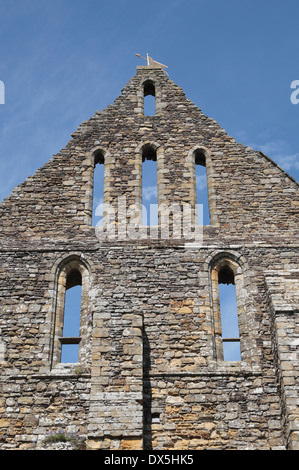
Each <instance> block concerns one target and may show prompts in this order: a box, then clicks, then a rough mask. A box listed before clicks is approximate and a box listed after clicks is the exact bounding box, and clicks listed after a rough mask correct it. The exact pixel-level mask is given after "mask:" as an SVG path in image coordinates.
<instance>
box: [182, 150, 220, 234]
mask: <svg viewBox="0 0 299 470" xmlns="http://www.w3.org/2000/svg"><path fill="white" fill-rule="evenodd" d="M188 159H189V161H190V162H191V180H192V194H193V197H192V199H193V201H192V204H194V205H195V204H200V203H201V202H200V201H197V186H196V165H201V166H203V167H205V169H206V184H207V193H208V206H209V216H210V222H209V224H210V225H214V226H217V225H218V222H217V212H216V197H215V189H214V180H213V163H212V152H211V151H210V149H208V148H207V147H205V146H203V145H200V144H198V145H195V146H194V147H192V148H191V149H190V150H189V153H188Z"/></svg>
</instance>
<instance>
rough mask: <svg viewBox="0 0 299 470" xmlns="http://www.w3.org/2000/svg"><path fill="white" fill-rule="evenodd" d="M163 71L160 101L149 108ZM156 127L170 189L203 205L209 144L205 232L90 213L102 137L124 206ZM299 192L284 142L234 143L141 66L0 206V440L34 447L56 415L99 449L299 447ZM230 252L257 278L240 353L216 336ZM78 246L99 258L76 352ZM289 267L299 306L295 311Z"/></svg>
mask: <svg viewBox="0 0 299 470" xmlns="http://www.w3.org/2000/svg"><path fill="white" fill-rule="evenodd" d="M149 79H150V80H152V81H153V82H154V83H155V88H156V105H157V106H156V107H157V111H156V115H155V116H143V94H142V93H143V86H142V84H143V83H144V81H145V80H149ZM146 143H150V144H151V145H153V146H154V148H155V149H156V151H157V166H158V201H159V203H160V204H165V205H171V204H172V203H173V202H179V203H182V204H190V205H191V206H192V205H194V204H195V202H196V200H195V186H194V185H195V169H194V154H193V152H194V149H196V148H202V149H204V150H205V152H206V153H205V155H206V167H207V178H208V186H209V202H210V210H211V224H210V226H206V227H203V239H202V241H201V243H200V244H198V243H197V244H196V243H195V244H191V245H186V243H185V242H186V240H184V239H181V238H173V237H172V238H170V239H157V240H152V239H150V238H149V237H144V238H143V239H141V240H132V239H130V238H128V239H126V240H118V239H116V240H110V239H105V240H103V239H101V238H99V236H98V234H97V232H96V229H95V228H93V227H91V208H92V189H93V169H94V152H95V151H97V150H100V151H101V152H102V154H103V155H104V158H105V186H104V199H105V202H106V203H110V204H111V205H112V206H113V207H115V208H117V207H118V197H119V196H121V197H123V196H126V201H125V203H126V205H127V207H128V208H129V207H130V206H132V205H134V207H135V206H136V207H137V206H138V204H140V202H141V190H140V188H141V167H142V155H141V152H142V148H143V146H144V145H145V144H146ZM298 204H299V195H298V185H297V183H296V182H295V181H293V180H292V179H291V178H290V177H289V176H288V175H287V174H286V173H284V172H283V171H282V170H281V169H280V168H278V167H277V166H276V165H275V164H274V163H273V162H272V161H271V160H270V159H268V158H267V157H265V156H263V155H261V154H260V153H259V152H256V151H254V150H252V149H249V148H247V147H244V146H243V145H241V144H238V143H236V142H235V141H234V139H233V138H232V137H230V136H228V135H227V134H226V132H225V131H224V130H223V129H221V127H220V126H219V125H218V124H217V123H216V122H215V121H214V120H212V119H209V118H207V117H206V116H204V115H203V113H202V112H201V111H200V110H199V109H198V108H197V107H196V106H195V105H194V104H193V103H191V102H190V101H189V100H187V99H186V98H185V95H184V93H183V92H182V90H181V89H180V88H179V87H178V86H177V85H175V84H174V83H173V82H172V81H171V80H170V79H169V78H168V77H166V76H165V75H164V74H163V72H162V71H161V70H159V69H151V68H148V67H138V69H137V74H136V75H135V77H133V78H132V79H131V80H130V82H129V83H128V85H127V86H126V87H125V88H124V90H123V91H122V94H121V96H120V97H119V98H117V99H116V101H115V103H114V104H113V105H111V106H109V107H108V108H107V109H106V110H104V111H102V112H97V113H95V115H94V116H93V117H92V118H91V119H90V120H89V121H86V122H84V123H83V124H82V125H81V126H80V127H79V129H78V130H77V131H76V132H75V133H74V135H73V139H72V140H71V141H70V142H69V144H68V145H67V146H66V148H65V149H63V150H62V151H61V152H59V154H57V155H56V156H54V157H53V158H52V159H51V160H50V161H49V163H47V164H46V165H45V166H44V167H43V168H41V169H40V170H38V172H37V173H36V174H35V175H34V176H32V177H29V178H28V179H27V180H26V181H25V182H24V183H23V184H22V185H20V186H19V187H17V188H16V189H15V190H14V191H13V193H12V194H11V196H9V197H8V198H7V199H6V200H5V201H3V203H2V204H1V206H0V213H1V224H0V242H1V246H0V330H1V337H0V371H1V374H0V448H1V449H17V448H26V449H28V448H29V449H32V448H33V449H34V448H36V449H37V448H40V447H43V446H44V445H45V443H44V440H45V438H46V437H47V436H49V435H55V433H58V432H61V433H64V434H65V436H69V438H70V439H69V441H68V442H67V444H68V445H73V446H74V447H76V446H78V445H80V446H82V445H84V446H85V447H86V448H88V449H118V448H120V449H142V448H145V449H151V448H152V449H184V450H185V449H190V450H195V449H208V448H209V449H211V448H212V449H213V448H217V449H286V448H295V446H296V443H295V441H296V435H295V432H294V431H295V429H296V426H297V425H298V424H296V423H298V414H297V413H298V412H297V409H298V408H297V407H296V404H295V400H294V396H296V394H297V393H298V370H297V367H296V365H295V364H296V361H297V362H298V353H297V350H296V345H297V343H296V341H297V340H298V337H297V335H298V331H297V329H296V325H297V327H298V309H296V308H297V307H296V305H298V303H297V297H296V295H297V294H296V293H297V292H298ZM224 258H229V259H231V260H233V261H234V263H236V265H237V266H238V270H239V276H240V278H241V280H242V286H243V287H242V293H241V294H242V303H243V308H242V312H241V313H240V319H239V320H240V325H241V330H242V331H241V350H242V360H241V361H237V362H234V363H230V362H225V361H223V360H220V359H219V356H218V355H217V347H216V339H215V323H216V320H215V318H216V317H215V315H216V313H215V305H214V302H213V289H214V287H213V282H212V268H213V266H214V264H215V263H216V262H217V260H219V259H224ZM69 262H72V263H76V262H77V263H78V266H79V264H80V265H81V264H82V265H84V269H85V270H86V279H85V281H84V282H86V283H87V285H88V288H87V290H86V291H87V295H86V299H85V300H84V302H85V304H86V305H85V306H86V308H87V309H88V314H87V315H86V317H87V323H86V328H85V330H84V331H85V334H84V335H85V337H84V341H83V346H82V348H81V349H83V351H81V356H80V357H81V359H80V362H79V363H77V364H61V363H59V362H57V361H56V359H55V358H56V357H58V355H59V351H57V350H56V348H57V346H56V342H55V334H56V333H55V328H56V325H57V318H56V315H57V302H58V300H57V299H58V298H59V295H60V294H59V292H60V291H59V282H60V281H59V279H60V274H61V272H62V270H63V269H64V267H65V266H67V265H68V263H69ZM276 272H277V273H278V272H284V273H285V276H284V279H285V283H284V286H285V287H284V288H283V293H284V292H287V293H288V294H287V296H288V302H287V303H288V305H289V304H291V305H292V306H293V307H292V314H291V315H289V316H288V315H286V316H284V317H283V318H280V315H281V309H278V308H276V310H275V308H274V306H273V305H274V303H275V302H276V304H277V301H276V300H275V299H277V297H275V296H276V295H278V294H279V288H281V285H280V283H279V282H278V283H277V282H276V280H275V282H273V273H276ZM269 273H270V274H271V275H269ZM290 273H291V274H290ZM269 276H270V278H269ZM274 278H275V276H274ZM271 279H272V281H271ZM283 293H282V296H283V295H284V294H283ZM278 298H280V297H279V296H278ZM294 306H295V307H294ZM274 311H277V312H278V313H277V314H276V316H275V315H274ZM290 369H291V370H292V377H291V378H290V377H289V374H288V373H286V371H287V370H290ZM290 427H291V431H290ZM71 437H72V438H73V440H71ZM82 443H83V444H82ZM52 444H53V441H52ZM46 445H47V446H49V445H50V446H51V440H50V442H48V443H47V444H46ZM53 445H54V444H53Z"/></svg>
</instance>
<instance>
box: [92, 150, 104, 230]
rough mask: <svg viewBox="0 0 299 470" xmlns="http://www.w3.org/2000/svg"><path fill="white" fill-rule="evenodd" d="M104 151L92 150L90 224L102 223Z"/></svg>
mask: <svg viewBox="0 0 299 470" xmlns="http://www.w3.org/2000/svg"><path fill="white" fill-rule="evenodd" d="M104 163H105V158H104V153H103V151H102V150H96V151H95V152H94V177H93V202H92V226H93V227H95V226H96V225H101V224H102V220H103V219H102V218H103V202H104V166H105V165H104Z"/></svg>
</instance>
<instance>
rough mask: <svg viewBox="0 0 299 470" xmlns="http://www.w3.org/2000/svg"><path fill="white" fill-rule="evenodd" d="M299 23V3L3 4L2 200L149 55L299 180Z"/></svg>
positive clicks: (29, 0) (131, 0)
mask: <svg viewBox="0 0 299 470" xmlns="http://www.w3.org/2000/svg"><path fill="white" fill-rule="evenodd" d="M298 16H299V2H298V0H285V1H284V2H282V1H281V0H279V1H278V0H242V1H240V0H225V1H224V0H151V2H140V0H138V1H137V0H109V1H107V0H85V1H84V2H83V1H82V0H80V1H79V0H51V2H49V1H48V0H0V18H1V26H0V83H1V82H3V84H4V85H5V104H0V165H1V171H0V201H2V200H3V199H4V198H5V197H7V196H8V195H9V194H10V193H11V191H12V189H13V188H14V187H15V186H17V185H18V184H19V183H21V182H23V181H24V180H25V179H26V178H27V177H28V176H29V175H32V174H34V173H35V172H36V170H37V169H38V168H40V167H41V166H43V165H44V164H45V163H46V162H47V161H49V160H50V158H51V157H52V155H53V154H56V153H58V152H59V151H60V150H61V149H62V148H63V147H64V146H65V145H66V144H67V142H68V141H69V140H70V137H71V134H72V133H73V132H74V131H75V130H76V129H77V127H78V125H80V123H81V122H82V121H85V120H87V119H89V118H90V117H91V116H92V115H93V114H94V112H95V111H101V110H102V109H104V108H105V107H106V106H107V105H109V104H111V103H113V102H114V100H115V98H117V97H118V96H119V94H120V93H121V90H122V88H123V87H124V86H125V85H126V83H127V82H128V81H129V79H130V78H131V77H132V76H134V75H135V73H136V66H137V65H143V64H144V62H143V61H142V60H140V59H138V58H137V57H136V56H135V53H139V54H141V55H142V56H145V55H146V53H147V52H148V53H149V54H150V55H151V57H153V58H154V59H155V60H157V61H159V62H162V63H164V64H166V65H168V70H167V71H168V73H169V77H170V78H171V80H173V81H174V82H175V83H177V84H178V85H179V86H180V87H182V88H183V90H184V92H185V94H186V96H187V98H189V99H191V100H192V101H193V102H194V103H195V104H196V105H197V106H198V107H199V108H200V109H201V110H202V111H203V112H204V113H205V114H206V115H207V116H209V117H211V118H214V119H215V120H216V121H217V122H219V124H220V125H221V126H222V127H223V128H224V129H225V130H226V131H227V132H228V134H230V135H231V136H233V137H234V138H235V139H236V140H237V141H239V142H242V143H243V144H245V145H249V146H252V147H253V148H255V149H258V150H261V151H262V152H263V153H265V154H266V155H268V156H269V157H271V158H272V159H273V160H274V161H275V162H276V163H278V164H279V165H280V166H281V167H282V168H283V169H284V170H285V171H287V172H288V173H289V174H290V175H291V176H292V177H294V178H295V179H296V180H297V181H298V180H299V147H298V145H299V104H296V105H295V104H292V102H291V99H290V98H291V93H292V92H293V91H294V90H293V89H291V83H292V82H293V81H295V80H299V60H298V51H299V34H298ZM298 96H299V94H298Z"/></svg>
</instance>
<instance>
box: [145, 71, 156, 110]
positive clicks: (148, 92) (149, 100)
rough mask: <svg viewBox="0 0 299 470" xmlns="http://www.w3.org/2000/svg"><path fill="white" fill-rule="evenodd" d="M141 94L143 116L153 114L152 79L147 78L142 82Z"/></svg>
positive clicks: (153, 95)
mask: <svg viewBox="0 0 299 470" xmlns="http://www.w3.org/2000/svg"><path fill="white" fill-rule="evenodd" d="M143 96H144V103H143V109H144V116H155V114H156V98H155V96H156V90H155V84H154V82H153V81H152V80H147V81H146V82H144V84H143Z"/></svg>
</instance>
